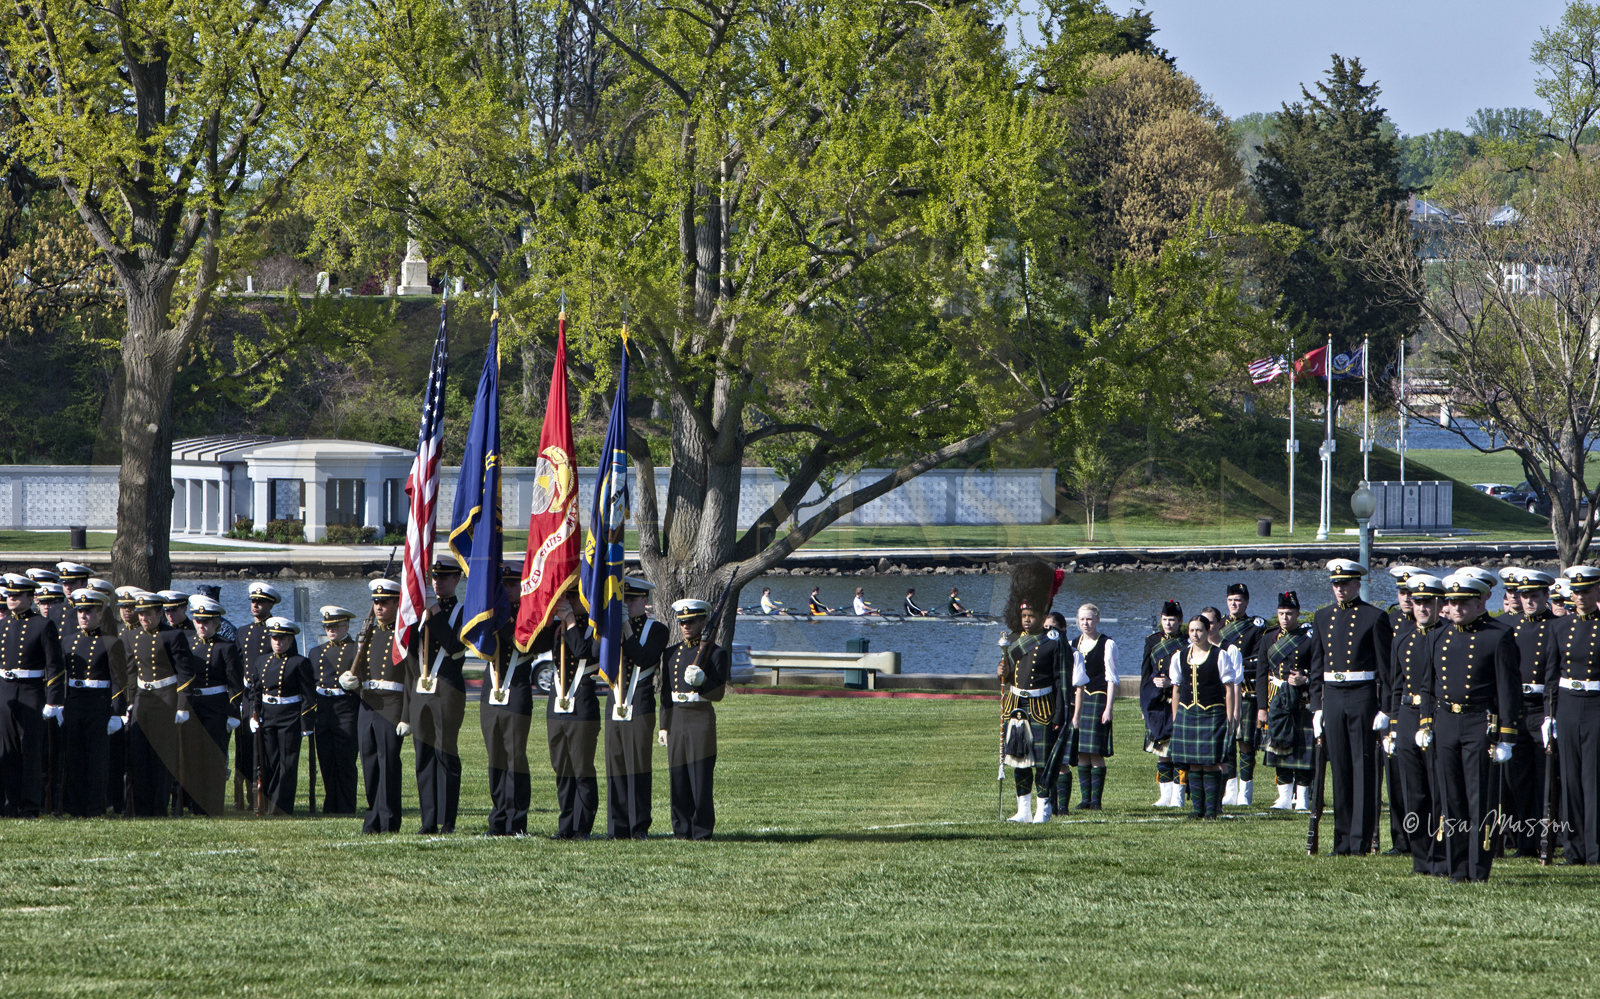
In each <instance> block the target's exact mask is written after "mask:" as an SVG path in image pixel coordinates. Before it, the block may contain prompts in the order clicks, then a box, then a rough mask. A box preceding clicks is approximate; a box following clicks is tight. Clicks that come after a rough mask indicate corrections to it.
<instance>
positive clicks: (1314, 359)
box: [1294, 347, 1328, 378]
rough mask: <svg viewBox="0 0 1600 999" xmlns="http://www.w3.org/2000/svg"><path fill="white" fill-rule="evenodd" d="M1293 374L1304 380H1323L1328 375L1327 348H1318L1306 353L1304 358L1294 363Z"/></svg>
mask: <svg viewBox="0 0 1600 999" xmlns="http://www.w3.org/2000/svg"><path fill="white" fill-rule="evenodd" d="M1294 370H1295V374H1296V375H1298V376H1300V377H1305V378H1323V377H1326V376H1327V374H1328V348H1327V347H1318V348H1317V349H1316V350H1308V351H1306V356H1305V357H1303V358H1301V359H1300V360H1298V361H1296V362H1294Z"/></svg>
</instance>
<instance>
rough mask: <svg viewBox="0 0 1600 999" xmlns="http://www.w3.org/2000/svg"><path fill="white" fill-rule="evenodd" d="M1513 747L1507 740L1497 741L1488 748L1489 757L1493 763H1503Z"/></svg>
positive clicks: (1508, 757) (1507, 758)
mask: <svg viewBox="0 0 1600 999" xmlns="http://www.w3.org/2000/svg"><path fill="white" fill-rule="evenodd" d="M1514 748H1515V747H1514V746H1513V745H1512V744H1511V743H1509V742H1497V743H1495V744H1494V748H1493V749H1491V750H1489V759H1490V760H1492V761H1493V762H1495V763H1504V762H1506V761H1507V760H1509V759H1511V750H1512V749H1514Z"/></svg>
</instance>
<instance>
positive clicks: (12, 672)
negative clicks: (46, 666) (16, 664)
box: [0, 669, 44, 680]
mask: <svg viewBox="0 0 1600 999" xmlns="http://www.w3.org/2000/svg"><path fill="white" fill-rule="evenodd" d="M0 677H4V678H6V679H7V680H43V679H44V670H42V669H0Z"/></svg>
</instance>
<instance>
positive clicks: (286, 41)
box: [0, 0, 366, 587]
mask: <svg viewBox="0 0 1600 999" xmlns="http://www.w3.org/2000/svg"><path fill="white" fill-rule="evenodd" d="M347 28H348V22H345V21H342V20H341V18H340V17H338V16H336V11H335V8H334V5H333V2H332V0H287V2H274V0H138V2H134V0H109V2H105V3H90V2H87V0H61V2H49V3H46V2H44V0H38V2H19V3H17V4H15V5H13V6H12V7H11V8H10V9H9V10H8V12H7V13H6V14H5V15H4V16H3V18H0V61H3V64H4V70H5V74H6V84H7V88H8V93H7V95H6V99H7V101H8V103H9V109H10V112H11V114H12V115H13V116H14V121H15V128H14V130H13V131H14V135H15V137H16V140H15V141H16V146H17V150H18V153H17V155H18V156H19V157H20V158H21V159H22V160H24V161H25V162H26V163H27V164H28V166H29V167H30V169H31V170H32V171H33V172H34V173H35V174H37V175H38V176H39V177H40V178H42V179H43V180H44V181H45V182H47V183H49V184H51V185H52V186H55V187H57V188H59V190H60V191H61V192H62V193H63V194H64V195H65V196H66V198H67V199H68V201H69V202H70V204H71V206H72V209H73V211H74V212H75V214H76V215H77V218H78V221H79V222H80V223H81V225H82V226H83V229H84V231H86V232H87V233H88V235H89V236H90V237H91V238H92V239H93V241H94V244H95V246H96V247H97V248H98V251H99V253H100V254H101V255H102V257H103V259H104V261H105V265H106V268H107V269H108V270H109V272H110V275H111V279H112V281H114V283H115V288H116V291H117V293H118V294H119V295H120V297H121V299H122V305H123V316H124V317H125V320H126V329H125V332H124V333H123V335H122V341H121V359H122V374H123V383H124V385H125V389H124V394H123V399H122V408H121V445H122V467H121V474H120V478H119V488H120V492H119V497H118V505H117V528H118V533H117V540H116V543H115V545H114V547H113V549H112V562H113V572H114V573H115V575H116V578H117V579H118V580H119V581H123V582H128V583H135V584H139V585H144V586H149V587H160V586H165V585H166V584H167V582H168V581H169V579H170V576H171V562H170V559H169V558H168V545H167V542H168V536H169V533H170V529H171V517H172V484H171V445H172V425H173V386H174V380H175V378H176V376H177V373H178V371H179V370H180V368H181V367H182V366H183V365H184V364H185V363H186V361H187V360H188V357H189V352H190V348H191V346H192V345H193V344H194V342H195V339H196V336H197V334H198V332H199V330H200V328H201V324H202V323H203V321H204V319H205V316H206V314H207V311H208V309H209V308H210V305H211V302H212V299H213V296H214V295H215V294H216V292H217V290H218V287H219V283H220V282H221V281H222V280H223V279H224V277H225V276H226V275H227V274H228V273H229V272H230V269H231V267H233V266H235V265H236V264H237V263H238V262H239V261H240V260H242V259H245V258H247V257H248V255H249V252H250V249H249V244H248V237H249V236H250V234H251V233H253V232H254V231H255V230H256V227H257V226H259V224H260V223H261V221H262V220H263V219H264V218H265V217H267V216H268V215H270V213H271V212H272V211H273V210H274V209H275V207H276V206H277V205H278V204H279V202H280V200H281V198H282V196H283V194H284V193H285V191H286V189H287V185H288V183H289V180H290V179H291V178H292V177H293V176H294V175H295V174H296V172H297V171H299V170H300V169H301V168H302V166H303V165H304V164H305V163H306V162H307V161H308V160H309V159H310V158H311V157H312V156H313V154H314V152H315V151H316V150H317V148H318V147H319V145H320V143H321V141H322V139H323V137H324V136H325V135H326V134H328V129H327V127H326V121H327V120H328V119H330V118H338V117H341V116H343V115H345V114H346V113H347V112H348V110H349V109H350V108H351V107H352V106H353V105H354V96H353V95H355V94H358V93H359V92H360V90H361V89H362V88H363V87H364V86H365V85H366V84H365V82H364V80H363V79H362V76H361V74H360V73H359V72H358V71H357V67H354V66H350V65H347V64H345V63H344V62H342V61H341V60H340V59H339V58H337V57H336V56H335V53H336V51H337V50H338V48H339V43H340V36H341V34H342V33H343V32H344V31H345V30H346V29H347ZM346 80H353V81H354V82H351V83H349V84H346V83H345V82H344V81H346Z"/></svg>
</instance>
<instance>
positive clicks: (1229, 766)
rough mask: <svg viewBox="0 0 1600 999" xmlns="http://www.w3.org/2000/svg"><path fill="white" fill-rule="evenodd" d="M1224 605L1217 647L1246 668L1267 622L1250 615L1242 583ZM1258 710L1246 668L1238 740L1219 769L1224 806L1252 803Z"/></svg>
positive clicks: (1230, 589) (1241, 685)
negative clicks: (1234, 655) (1231, 653)
mask: <svg viewBox="0 0 1600 999" xmlns="http://www.w3.org/2000/svg"><path fill="white" fill-rule="evenodd" d="M1227 605H1228V615H1227V616H1226V617H1224V618H1223V619H1222V641H1221V643H1220V644H1221V646H1222V647H1223V648H1224V649H1234V650H1236V651H1237V652H1238V653H1239V656H1240V658H1241V660H1242V661H1243V662H1244V663H1246V664H1247V666H1248V664H1250V663H1253V662H1255V659H1256V656H1257V654H1258V651H1259V650H1258V646H1259V644H1260V642H1261V633H1262V632H1263V631H1265V630H1266V627H1267V622H1266V621H1264V620H1262V619H1261V618H1259V617H1252V616H1251V615H1250V588H1249V587H1248V586H1246V585H1245V584H1243V583H1229V584H1228V594H1227ZM1257 706H1258V701H1257V698H1256V673H1255V670H1254V669H1250V668H1246V669H1245V671H1244V678H1243V679H1242V680H1240V681H1239V711H1240V714H1239V717H1241V718H1243V719H1244V721H1245V724H1244V726H1243V727H1242V728H1241V729H1240V730H1239V738H1238V739H1237V740H1235V741H1233V742H1230V743H1229V745H1228V758H1227V760H1226V761H1224V762H1223V765H1222V779H1223V780H1225V781H1227V787H1226V788H1225V789H1224V790H1223V793H1222V803H1223V804H1224V805H1248V804H1251V803H1252V802H1253V801H1254V800H1255V779H1256V724H1255V720H1256V708H1257Z"/></svg>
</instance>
